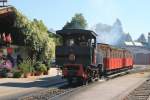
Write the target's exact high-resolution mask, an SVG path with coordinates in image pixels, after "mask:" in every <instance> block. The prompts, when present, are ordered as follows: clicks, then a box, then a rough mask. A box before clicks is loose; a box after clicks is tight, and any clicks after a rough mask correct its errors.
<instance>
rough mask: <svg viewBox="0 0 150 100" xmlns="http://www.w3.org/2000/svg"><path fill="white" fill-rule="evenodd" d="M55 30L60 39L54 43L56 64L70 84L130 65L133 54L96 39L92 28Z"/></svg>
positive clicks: (99, 76) (104, 74)
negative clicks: (60, 43)
mask: <svg viewBox="0 0 150 100" xmlns="http://www.w3.org/2000/svg"><path fill="white" fill-rule="evenodd" d="M56 34H58V35H60V36H61V37H62V41H63V42H62V45H61V46H56V51H55V53H56V64H57V65H58V66H60V67H61V69H62V76H63V78H65V79H67V81H68V83H69V84H72V83H73V82H76V83H81V84H87V83H88V82H89V81H96V80H98V79H99V78H101V77H103V76H104V77H105V76H107V75H110V74H114V73H117V72H120V71H124V70H128V69H132V68H133V57H132V54H131V53H130V52H129V51H128V50H125V49H121V48H116V47H113V46H111V45H108V44H101V43H96V36H97V34H96V33H95V32H93V31H91V30H83V29H64V30H58V31H57V32H56Z"/></svg>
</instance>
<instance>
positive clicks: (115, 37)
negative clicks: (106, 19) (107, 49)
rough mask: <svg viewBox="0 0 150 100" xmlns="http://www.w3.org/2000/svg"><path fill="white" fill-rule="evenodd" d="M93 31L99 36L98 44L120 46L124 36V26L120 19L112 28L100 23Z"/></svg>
mask: <svg viewBox="0 0 150 100" xmlns="http://www.w3.org/2000/svg"><path fill="white" fill-rule="evenodd" d="M92 29H93V31H95V32H96V33H97V34H98V37H97V42H98V43H107V44H111V45H118V44H119V42H120V41H121V38H122V37H123V36H124V32H123V28H122V24H121V22H120V20H119V19H117V20H116V22H115V23H114V24H113V25H112V26H110V25H106V24H101V23H99V24H96V25H95V27H94V28H92Z"/></svg>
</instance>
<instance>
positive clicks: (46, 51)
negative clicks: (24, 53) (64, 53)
mask: <svg viewBox="0 0 150 100" xmlns="http://www.w3.org/2000/svg"><path fill="white" fill-rule="evenodd" d="M13 28H14V29H16V30H17V31H16V32H17V33H16V36H20V37H23V38H22V40H21V41H19V42H22V44H23V45H24V46H26V47H27V48H28V50H29V52H30V54H31V55H29V56H30V57H31V58H33V57H37V58H36V60H40V61H42V60H43V59H50V58H51V57H52V56H53V55H54V51H55V42H54V39H53V38H50V37H49V34H48V29H47V27H46V26H45V25H44V23H43V22H42V20H37V19H34V20H33V21H31V20H29V19H28V18H27V17H26V16H24V15H23V14H21V13H20V12H18V11H17V10H16V11H15V21H14V25H13Z"/></svg>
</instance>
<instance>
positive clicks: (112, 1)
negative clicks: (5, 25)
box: [8, 0, 150, 39]
mask: <svg viewBox="0 0 150 100" xmlns="http://www.w3.org/2000/svg"><path fill="white" fill-rule="evenodd" d="M8 1H9V4H11V5H13V6H15V7H16V8H17V9H18V10H20V11H21V12H22V13H23V14H25V15H26V16H27V17H29V18H30V19H33V18H37V19H42V20H43V22H44V23H45V24H46V26H47V27H48V28H53V29H55V30H57V29H61V28H62V27H63V26H64V24H65V23H66V21H69V20H71V17H72V16H74V14H75V13H83V15H84V17H85V18H86V20H87V22H88V26H89V27H91V26H93V25H94V24H96V23H98V22H101V23H104V24H110V25H112V24H113V23H114V21H115V20H116V18H119V19H120V20H121V22H122V25H123V28H124V31H125V32H129V33H130V34H131V36H132V37H133V38H134V39H136V38H137V37H139V35H140V34H141V33H145V34H146V35H147V33H148V32H150V6H149V4H150V0H8Z"/></svg>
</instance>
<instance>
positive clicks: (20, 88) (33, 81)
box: [0, 70, 63, 100]
mask: <svg viewBox="0 0 150 100" xmlns="http://www.w3.org/2000/svg"><path fill="white" fill-rule="evenodd" d="M61 81H63V80H62V79H61V76H59V75H57V72H56V71H53V70H52V73H51V74H50V75H47V76H39V77H32V78H19V79H13V78H5V79H0V100H13V99H16V98H18V97H20V96H24V95H27V94H30V93H33V92H34V91H41V90H43V89H45V88H47V87H49V86H50V85H52V84H55V83H58V82H61Z"/></svg>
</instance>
